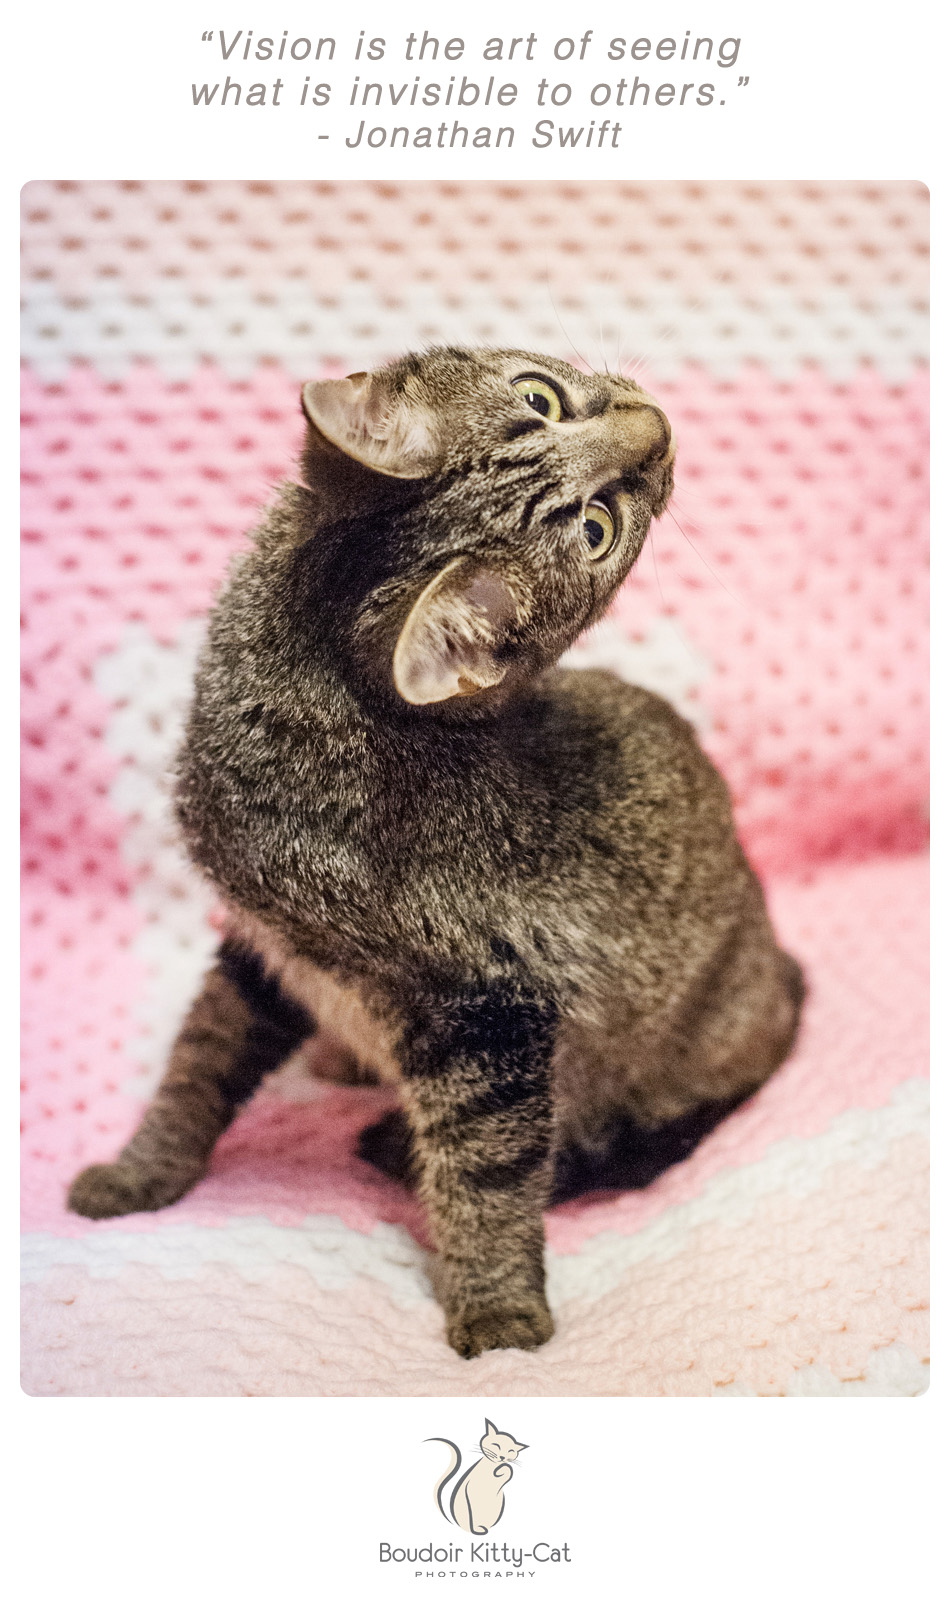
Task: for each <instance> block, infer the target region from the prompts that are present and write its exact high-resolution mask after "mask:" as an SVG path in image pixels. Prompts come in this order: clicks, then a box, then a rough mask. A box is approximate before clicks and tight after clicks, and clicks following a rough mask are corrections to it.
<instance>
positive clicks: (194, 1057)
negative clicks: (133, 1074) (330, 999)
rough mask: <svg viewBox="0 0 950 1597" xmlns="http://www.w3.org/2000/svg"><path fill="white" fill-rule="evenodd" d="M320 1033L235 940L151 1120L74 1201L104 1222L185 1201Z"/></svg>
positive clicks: (197, 1004) (178, 1050)
mask: <svg viewBox="0 0 950 1597" xmlns="http://www.w3.org/2000/svg"><path fill="white" fill-rule="evenodd" d="M313 1029H314V1023H313V1021H312V1019H311V1017H310V1016H309V1015H308V1014H306V1013H305V1012H304V1011H303V1010H302V1009H301V1008H300V1007H299V1006H298V1005H297V1004H296V1003H294V1002H293V1001H292V1000H291V999H289V998H287V997H286V996H285V994H284V993H283V992H282V991H281V989H280V984H279V982H278V981H277V979H276V978H275V977H273V976H270V975H268V974H267V972H266V971H265V969H264V967H263V965H262V963H261V960H260V958H259V957H258V955H257V954H254V953H252V952H250V951H249V950H247V949H244V948H242V947H241V946H240V945H239V944H237V943H233V942H225V943H224V944H223V945H222V947H221V949H220V951H219V954H218V958H217V960H216V962H215V964H214V965H213V966H212V967H211V969H210V970H209V971H208V974H207V975H206V977H205V980H204V985H203V987H202V989H201V991H200V993H199V994H198V996H197V998H196V999H195V1001H194V1003H193V1004H192V1006H191V1009H190V1010H189V1012H188V1015H187V1016H186V1018H185V1021H184V1024H183V1025H182V1028H181V1030H180V1031H179V1033H178V1036H177V1038H176V1039H175V1044H174V1047H173V1048H172V1053H171V1058H170V1060H169V1062H168V1068H167V1070H166V1071H165V1075H164V1076H163V1078H162V1081H161V1084H160V1085H159V1088H158V1091H157V1093H156V1094H155V1097H154V1098H153V1099H152V1102H151V1103H150V1104H149V1106H148V1108H147V1109H146V1111H145V1115H144V1117H143V1119H142V1123H141V1125H140V1126H139V1128H138V1130H137V1131H136V1133H135V1135H134V1136H133V1137H132V1139H131V1141H129V1142H128V1143H127V1144H126V1146H125V1147H124V1148H123V1149H122V1152H121V1153H120V1154H119V1156H118V1158H117V1159H116V1160H115V1162H114V1163H113V1164H94V1165H90V1166H89V1167H88V1169H86V1170H83V1171H81V1172H80V1174H79V1175H78V1176H77V1177H76V1179H75V1181H74V1182H73V1184H72V1186H71V1187H70V1189H69V1196H68V1199H67V1202H68V1204H69V1207H70V1208H71V1209H73V1210H75V1212H76V1213H77V1214H84V1215H87V1216H88V1217H89V1218H90V1219H91V1220H104V1219H107V1218H109V1217H110V1216H113V1215H119V1214H133V1213H135V1212H137V1211H139V1210H147V1209H163V1208H165V1207H166V1205H167V1204H170V1203H175V1202H176V1201H177V1199H178V1198H180V1197H182V1196H183V1195H184V1193H186V1192H188V1191H189V1190H190V1188H191V1187H193V1186H194V1185H195V1182H196V1181H199V1180H200V1179H201V1177H202V1176H203V1175H204V1172H205V1169H206V1167H207V1163H208V1159H209V1157H210V1155H211V1150H212V1148H213V1147H214V1145H215V1143H216V1142H217V1140H218V1138H219V1136H220V1135H221V1133H222V1131H224V1129H225V1127H227V1126H228V1125H230V1123H231V1121H232V1120H233V1119H234V1116H235V1114H236V1113H237V1111H238V1109H239V1108H240V1106H241V1104H242V1103H244V1102H245V1100H246V1099H248V1098H249V1097H250V1096H251V1094H252V1092H253V1091H254V1090H255V1088H256V1087H257V1086H258V1085H259V1083H260V1082H261V1080H262V1078H263V1077H264V1076H265V1075H266V1073H267V1072H268V1071H270V1070H274V1069H276V1068H277V1066H278V1065H280V1064H282V1063H283V1061H284V1060H285V1059H286V1058H287V1057H288V1055H289V1054H291V1053H292V1052H293V1050H294V1049H295V1048H297V1047H299V1045H300V1043H301V1042H303V1040H304V1038H305V1037H307V1036H308V1035H309V1034H310V1032H311V1031H313Z"/></svg>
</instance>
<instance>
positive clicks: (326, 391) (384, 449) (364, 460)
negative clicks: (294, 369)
mask: <svg viewBox="0 0 950 1597" xmlns="http://www.w3.org/2000/svg"><path fill="white" fill-rule="evenodd" d="M300 400H301V404H302V405H303V409H304V413H305V415H306V416H307V419H308V420H309V422H310V423H311V425H312V426H313V427H315V428H316V429H317V432H318V433H320V435H321V437H323V438H326V439H328V440H329V442H330V443H331V444H334V445H335V447H336V448H337V449H341V450H342V451H343V453H344V454H345V455H349V456H350V458H351V460H358V461H359V462H360V464H361V465H363V466H367V467H368V468H369V470H370V471H378V472H380V473H381V474H382V475H383V476H384V477H407V478H416V477H429V476H431V475H432V473H433V472H434V471H435V470H436V468H437V467H438V465H439V461H440V458H441V449H440V447H439V440H438V436H437V428H436V418H435V416H434V415H433V414H432V412H431V411H430V409H429V407H428V405H427V403H426V401H425V400H424V398H423V395H422V393H421V390H417V388H416V387H415V386H414V384H413V380H412V378H410V379H409V380H408V381H407V382H406V383H405V384H404V385H403V387H402V388H401V389H400V390H399V392H398V393H394V392H393V391H392V390H391V388H390V387H389V384H388V383H387V381H386V379H385V376H384V375H383V374H382V373H380V372H354V373H353V375H352V376H351V377H340V378H331V379H329V380H328V381H327V382H314V383H305V384H304V386H303V390H302V392H301V396H300Z"/></svg>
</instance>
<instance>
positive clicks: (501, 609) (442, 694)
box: [393, 556, 518, 1436]
mask: <svg viewBox="0 0 950 1597" xmlns="http://www.w3.org/2000/svg"><path fill="white" fill-rule="evenodd" d="M517 614H518V603H517V600H516V599H515V596H514V594H513V593H512V591H511V589H510V587H509V586H508V584H507V582H506V581H505V580H504V578H503V577H501V576H499V575H498V573H497V572H496V571H493V570H491V569H490V568H489V567H487V566H480V565H476V564H473V563H472V562H471V561H470V560H468V559H466V557H465V556H460V557H459V558H458V559H457V560H453V561H451V562H450V564H449V565H447V566H446V567H445V569H444V570H443V571H440V572H439V574H438V576H437V577H433V579H432V581H431V582H430V583H429V585H428V587H427V588H424V589H423V591H422V593H421V594H420V595H419V597H418V599H417V600H416V602H415V604H414V605H413V607H412V609H411V611H410V612H409V617H408V620H407V621H406V623H405V625H404V626H403V629H402V631H401V632H400V634H399V641H398V643H397V644H396V649H395V653H394V655H393V681H394V682H395V684H396V690H397V692H398V693H399V694H400V695H401V696H402V698H404V699H406V700H408V702H409V703H410V704H438V703H439V702H441V701H442V700H443V699H452V698H456V697H459V696H466V695H469V694H472V693H481V692H482V691H483V690H484V689H485V688H491V687H495V686H496V685H497V684H498V683H499V682H501V680H502V678H503V677H504V675H505V672H506V671H507V666H506V665H503V664H502V663H501V662H500V661H499V660H498V659H497V656H496V650H497V648H498V646H499V644H500V643H501V641H502V639H503V637H504V634H505V631H506V629H507V628H508V626H509V625H510V623H511V622H512V621H513V620H514V619H515V618H516V616H517ZM486 1425H487V1427H488V1434H490V1435H493V1436H494V1435H497V1434H498V1433H497V1432H496V1430H495V1427H494V1425H492V1423H491V1421H490V1420H488V1421H486Z"/></svg>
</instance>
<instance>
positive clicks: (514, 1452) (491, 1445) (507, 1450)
mask: <svg viewBox="0 0 950 1597" xmlns="http://www.w3.org/2000/svg"><path fill="white" fill-rule="evenodd" d="M478 1445H479V1447H480V1448H481V1450H482V1453H483V1454H484V1456H485V1457H486V1458H487V1459H488V1460H489V1462H490V1463H492V1464H513V1463H514V1462H515V1460H516V1459H517V1457H518V1454H519V1453H523V1452H524V1450H525V1448H526V1447H527V1445H528V1444H527V1442H516V1441H515V1439H514V1437H513V1436H509V1435H508V1433H507V1432H506V1431H499V1430H496V1428H495V1426H494V1425H493V1424H492V1422H491V1420H486V1421H485V1434H484V1436H483V1437H482V1439H481V1441H480V1442H479V1444H478Z"/></svg>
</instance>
